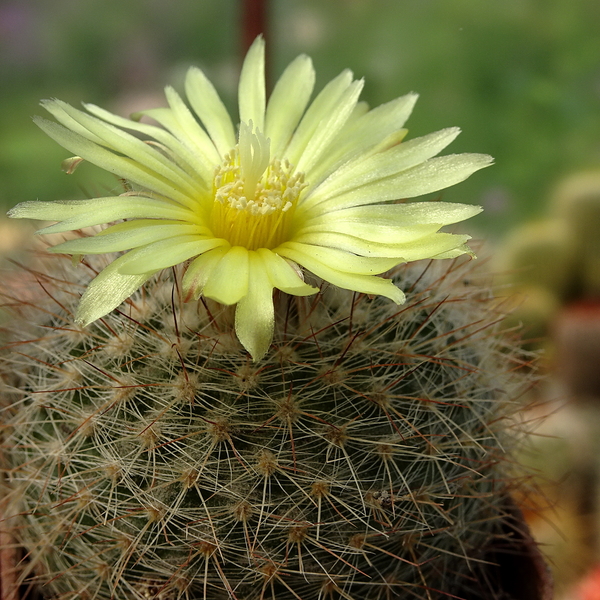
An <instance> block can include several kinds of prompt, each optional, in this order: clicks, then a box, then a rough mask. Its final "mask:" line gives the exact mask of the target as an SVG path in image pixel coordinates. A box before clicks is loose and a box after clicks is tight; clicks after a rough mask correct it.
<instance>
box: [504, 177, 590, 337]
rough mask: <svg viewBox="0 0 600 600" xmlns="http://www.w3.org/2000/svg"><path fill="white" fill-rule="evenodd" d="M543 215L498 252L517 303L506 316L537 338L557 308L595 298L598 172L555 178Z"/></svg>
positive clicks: (519, 228) (545, 329)
mask: <svg viewBox="0 0 600 600" xmlns="http://www.w3.org/2000/svg"><path fill="white" fill-rule="evenodd" d="M548 212H549V214H548V216H547V217H545V218H543V219H539V220H537V221H533V222H530V223H526V224H524V225H521V226H520V227H518V228H516V229H515V230H514V231H513V232H512V233H511V235H510V236H509V237H508V238H507V240H506V242H505V244H504V246H503V247H502V248H501V249H500V251H499V253H498V265H497V268H498V271H499V272H500V273H501V276H500V277H501V279H502V282H503V283H505V284H507V285H508V286H509V288H508V291H509V293H511V294H512V293H514V292H517V293H518V294H519V295H520V296H521V303H520V305H519V306H518V307H517V309H516V310H515V311H514V313H512V314H511V316H510V319H511V321H512V322H517V321H519V322H522V323H523V324H524V325H525V328H526V337H527V338H530V339H538V342H536V343H540V341H541V340H543V338H544V337H545V336H547V335H548V333H549V329H548V328H549V327H550V325H551V323H552V321H553V319H555V317H556V315H557V314H558V312H559V310H560V308H561V307H562V306H564V305H566V304H569V303H571V302H578V301H589V300H592V301H593V300H597V299H598V298H599V297H600V172H599V171H589V172H582V173H577V174H575V175H572V176H571V177H569V178H567V179H565V180H564V181H563V182H561V183H560V184H559V185H558V186H557V188H556V190H555V192H554V194H553V196H552V199H551V203H550V208H549V211H548Z"/></svg>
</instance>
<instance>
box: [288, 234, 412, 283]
mask: <svg viewBox="0 0 600 600" xmlns="http://www.w3.org/2000/svg"><path fill="white" fill-rule="evenodd" d="M288 249H291V250H292V251H293V250H297V251H299V252H302V253H304V254H309V255H310V256H311V257H312V258H314V259H315V260H318V261H320V262H322V263H323V264H324V265H328V266H330V267H332V268H335V270H336V271H340V272H343V273H355V274H356V275H380V274H381V273H385V272H386V271H389V270H390V269H392V268H393V267H395V266H397V265H398V264H399V263H401V262H404V261H403V260H402V258H401V257H373V256H365V255H357V254H354V253H351V252H346V251H344V250H339V249H338V248H332V247H325V246H313V245H309V244H302V243H299V242H286V243H285V244H282V245H281V246H280V248H277V252H279V253H281V254H282V255H284V256H285V255H286V251H287V250H288Z"/></svg>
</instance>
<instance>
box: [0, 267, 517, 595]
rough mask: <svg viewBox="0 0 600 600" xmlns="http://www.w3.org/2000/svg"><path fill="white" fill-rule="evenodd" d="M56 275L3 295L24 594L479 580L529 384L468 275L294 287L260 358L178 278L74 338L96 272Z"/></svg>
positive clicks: (306, 588)
mask: <svg viewBox="0 0 600 600" xmlns="http://www.w3.org/2000/svg"><path fill="white" fill-rule="evenodd" d="M46 260H48V261H50V262H51V265H50V266H45V267H44V268H43V269H40V270H39V272H37V273H35V278H36V279H37V280H38V282H39V288H38V292H39V293H38V296H37V297H35V298H33V299H32V298H29V299H28V300H25V299H22V298H16V297H7V298H6V302H5V304H6V305H7V308H8V309H9V310H10V311H11V315H12V316H11V318H10V319H9V320H7V322H6V323H5V326H4V336H5V352H4V358H3V361H2V365H3V367H2V377H3V388H4V389H3V391H2V399H3V405H4V406H3V416H2V422H3V423H4V425H3V427H2V430H1V431H2V445H3V449H4V453H3V454H4V456H3V467H4V483H3V485H4V487H5V490H4V492H5V495H6V498H5V502H7V504H6V507H5V513H6V514H8V519H7V520H6V523H8V524H10V527H11V528H12V530H13V532H14V535H15V537H16V538H17V539H18V541H19V543H20V544H22V545H23V547H24V548H25V550H26V555H27V558H26V560H25V561H24V562H23V564H22V579H23V580H24V581H29V582H34V583H36V584H40V585H41V589H42V591H43V593H44V594H47V595H48V597H49V598H53V599H54V598H57V599H58V598H59V599H61V600H63V599H65V600H66V599H67V598H81V599H88V598H89V599H98V600H105V599H109V598H114V599H119V600H121V599H123V600H125V599H141V598H154V599H156V600H158V599H161V600H179V599H186V600H192V599H196V598H210V599H213V598H214V599H217V598H238V599H240V600H242V599H249V600H254V599H256V600H258V599H260V600H263V599H273V600H274V599H277V600H288V599H289V600H293V599H295V600H317V599H321V598H322V599H326V598H346V599H353V600H359V599H363V598H364V599H366V598H369V599H387V598H393V597H402V598H404V597H406V598H426V599H433V598H437V597H448V596H447V595H448V594H459V595H460V594H467V593H468V591H469V590H472V591H473V590H474V592H473V593H476V591H477V589H478V586H479V585H483V583H481V582H480V583H478V582H477V580H478V578H477V575H476V574H477V572H478V569H479V566H480V561H481V559H482V556H481V549H482V548H483V547H484V546H485V544H486V543H487V541H488V540H489V539H490V537H491V536H492V535H493V534H494V533H495V532H496V531H497V529H498V527H499V523H500V522H501V521H502V518H503V514H502V497H503V494H505V492H506V489H507V486H508V483H507V478H508V474H509V473H508V471H509V469H508V467H507V464H508V463H507V461H506V459H505V457H504V447H505V443H506V440H507V439H510V438H507V415H508V414H509V413H510V412H511V410H512V409H511V407H512V405H513V403H514V402H513V401H514V399H515V398H516V397H518V395H519V394H520V393H521V392H522V386H523V385H524V382H523V381H522V380H519V379H518V378H517V379H515V376H514V374H513V373H512V371H513V366H514V364H513V361H514V360H515V356H514V355H513V352H512V350H511V349H510V346H507V345H506V342H505V340H504V338H503V337H502V336H501V335H500V334H499V331H498V325H497V323H498V322H499V320H500V318H501V315H500V314H499V311H498V305H497V303H496V302H495V301H494V300H493V298H492V297H491V295H490V293H489V291H488V288H486V287H485V286H483V287H481V286H478V285H473V284H472V283H470V282H469V279H471V278H472V277H473V274H472V270H473V267H472V263H471V261H469V260H462V259H455V260H452V261H449V260H448V261H439V262H438V261H428V262H421V263H414V264H412V265H409V266H405V267H401V268H399V269H398V270H397V273H396V275H395V277H396V279H397V280H398V281H401V284H402V287H403V289H405V290H407V294H408V302H407V303H406V304H405V305H403V306H400V307H398V306H396V305H394V304H393V303H391V302H389V301H388V300H385V299H381V298H368V297H366V296H362V295H358V294H353V293H351V292H345V291H343V290H342V291H340V290H337V289H332V288H328V287H327V286H324V287H323V289H322V292H321V293H320V294H319V295H318V296H317V297H316V298H295V297H288V296H285V295H283V294H282V295H281V296H280V297H278V298H276V309H277V311H278V312H279V316H278V318H277V319H276V322H277V330H276V332H275V337H274V344H273V346H272V347H271V349H270V351H269V352H268V354H267V356H266V357H265V358H264V359H263V360H261V361H259V362H258V363H253V362H252V361H251V360H250V358H249V357H248V355H247V354H246V352H245V351H244V350H243V349H242V348H241V346H239V343H238V342H237V340H236V339H235V337H234V335H233V333H232V326H231V319H232V314H231V312H230V310H229V309H227V308H223V307H220V306H219V305H217V304H211V303H210V302H200V303H196V302H192V303H184V302H183V301H182V298H181V294H180V275H181V273H180V271H179V270H178V269H173V270H171V271H166V272H163V274H161V275H158V276H156V277H155V278H154V279H153V280H151V281H150V282H149V283H148V284H146V285H145V286H144V287H143V288H142V289H141V290H140V291H139V292H137V293H136V294H135V295H134V296H133V297H132V298H131V299H130V300H129V301H127V303H125V304H123V305H122V307H121V309H120V310H118V311H113V312H112V313H111V314H109V315H107V316H106V317H105V318H103V319H102V320H101V321H98V322H96V323H95V324H93V325H91V326H89V327H88V328H86V329H79V328H77V327H75V326H74V325H73V322H72V313H73V310H74V306H75V305H76V303H77V301H78V298H79V296H80V294H81V291H82V289H83V287H84V286H85V284H86V282H87V281H88V280H89V279H90V277H92V276H93V275H94V273H95V272H97V271H98V270H99V268H101V267H102V266H103V264H104V263H102V260H103V259H94V260H93V261H91V262H89V261H88V262H86V263H84V265H81V266H80V267H79V268H78V269H73V267H72V266H71V263H70V261H69V260H67V259H66V258H65V257H61V256H55V257H53V258H51V259H46ZM7 295H9V293H7ZM509 443H510V444H512V443H514V442H513V440H512V439H510V442H509Z"/></svg>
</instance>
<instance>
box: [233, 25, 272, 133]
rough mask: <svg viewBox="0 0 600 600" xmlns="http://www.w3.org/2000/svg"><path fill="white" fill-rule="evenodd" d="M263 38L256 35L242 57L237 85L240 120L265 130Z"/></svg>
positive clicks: (262, 130)
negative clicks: (244, 56) (242, 62)
mask: <svg viewBox="0 0 600 600" xmlns="http://www.w3.org/2000/svg"><path fill="white" fill-rule="evenodd" d="M265 94H266V92H265V40H264V39H263V37H262V36H260V35H259V36H258V37H257V38H256V39H255V40H254V42H253V43H252V46H250V49H249V50H248V53H247V54H246V58H245V59H244V64H243V65H242V72H241V74H240V83H239V87H238V103H239V109H240V122H242V123H250V121H252V123H253V125H254V127H255V128H256V129H259V130H260V131H261V132H262V133H264V131H265V103H266V97H265Z"/></svg>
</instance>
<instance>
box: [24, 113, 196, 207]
mask: <svg viewBox="0 0 600 600" xmlns="http://www.w3.org/2000/svg"><path fill="white" fill-rule="evenodd" d="M34 122H35V123H36V124H37V125H38V126H39V127H40V128H41V129H43V130H44V131H45V132H46V133H47V134H48V135H49V136H50V137H51V138H52V139H53V140H55V141H56V142H58V143H59V144H60V145H61V146H62V147H63V148H66V149H67V150H69V151H70V152H72V153H73V154H76V155H77V156H81V158H84V159H85V160H88V161H89V162H91V163H93V164H95V165H96V166H98V167H100V168H102V169H105V170H106V171H109V172H110V173H114V174H115V175H118V176H119V177H122V178H124V179H128V180H129V181H131V182H133V183H137V184H138V185H141V186H143V187H144V188H146V189H148V190H152V191H154V192H158V193H159V194H162V195H164V196H168V197H169V198H172V199H173V200H175V201H177V202H179V203H180V204H182V205H183V206H188V207H190V208H195V207H196V206H197V204H198V202H197V200H196V198H195V196H196V192H195V193H194V194H189V193H187V192H186V191H184V190H181V189H180V188H179V187H178V185H177V184H175V183H174V182H173V181H171V180H169V179H166V178H165V177H163V176H162V175H160V174H159V173H156V172H155V171H153V170H152V169H150V168H148V167H147V166H146V165H144V164H143V163H142V162H138V161H137V160H136V159H132V158H129V157H127V156H119V155H117V154H115V153H114V152H112V151H110V150H107V149H106V148H104V147H102V146H99V145H98V144H95V143H93V142H91V141H90V140H88V139H86V138H84V137H82V136H80V135H78V134H77V133H74V132H73V131H70V130H69V129H66V128H65V127H63V126H62V125H59V124H58V123H54V122H52V121H47V120H46V119H42V118H39V117H38V118H36V117H34ZM199 187H200V186H199Z"/></svg>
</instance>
